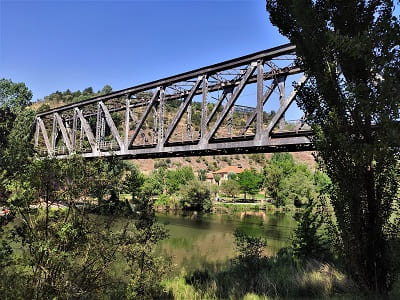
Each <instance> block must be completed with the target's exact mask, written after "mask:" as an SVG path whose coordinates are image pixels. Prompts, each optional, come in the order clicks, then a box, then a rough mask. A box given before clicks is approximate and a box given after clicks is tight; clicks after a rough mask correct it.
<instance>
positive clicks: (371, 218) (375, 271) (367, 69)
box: [267, 0, 400, 294]
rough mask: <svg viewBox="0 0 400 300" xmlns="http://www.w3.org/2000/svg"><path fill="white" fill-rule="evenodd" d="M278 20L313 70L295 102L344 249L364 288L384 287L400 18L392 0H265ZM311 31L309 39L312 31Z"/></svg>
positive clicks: (390, 275) (394, 175)
mask: <svg viewBox="0 0 400 300" xmlns="http://www.w3.org/2000/svg"><path fill="white" fill-rule="evenodd" d="M267 10H268V11H269V14H270V19H271V22H272V23H273V24H274V25H276V26H278V28H279V31H280V32H281V33H282V34H284V35H285V36H287V37H288V38H289V39H290V41H291V42H292V43H293V44H294V45H295V46H296V53H297V55H298V57H299V60H298V63H299V65H300V67H302V68H303V69H304V70H305V72H306V73H307V74H308V75H309V77H310V78H309V80H308V83H307V84H306V85H305V87H304V88H303V89H302V90H301V91H300V93H299V96H298V99H297V103H298V105H299V106H300V107H301V108H302V109H303V110H304V111H305V113H306V115H307V116H308V121H307V122H308V124H310V125H311V126H312V128H313V130H314V133H315V138H314V143H315V146H316V148H317V150H318V160H319V163H320V165H321V166H322V167H323V168H324V169H325V171H326V173H327V174H328V175H329V177H330V178H331V180H332V189H331V196H330V198H331V202H332V205H333V207H334V210H335V217H336V220H337V226H338V232H339V233H340V238H341V244H342V253H343V255H344V259H345V261H346V262H345V264H346V266H347V267H348V272H349V274H351V275H352V277H353V279H354V280H355V281H357V282H358V284H359V285H360V286H361V287H362V288H363V289H364V290H365V291H366V292H374V293H379V294H386V293H387V291H388V289H390V287H391V285H392V284H393V282H394V278H395V276H394V275H395V274H397V273H398V271H397V270H394V269H393V266H395V264H394V263H393V262H392V261H391V259H390V253H389V248H388V240H389V235H390V234H392V233H390V231H392V230H395V231H398V229H399V228H393V227H391V229H390V230H389V223H390V217H391V215H392V210H393V207H394V205H393V203H394V202H396V201H397V191H398V185H399V180H398V174H399V173H398V163H397V161H398V159H399V150H398V149H399V138H398V136H399V134H398V129H399V124H398V120H399V117H400V115H399V107H400V98H399V96H398V91H399V90H400V82H399V80H398V78H399V77H400V52H399V51H398V45H399V44H400V23H399V20H398V18H396V17H395V16H393V1H356V0H351V1H350V0H349V1H322V0H321V1H296V0H267ZM310 37H311V38H310Z"/></svg>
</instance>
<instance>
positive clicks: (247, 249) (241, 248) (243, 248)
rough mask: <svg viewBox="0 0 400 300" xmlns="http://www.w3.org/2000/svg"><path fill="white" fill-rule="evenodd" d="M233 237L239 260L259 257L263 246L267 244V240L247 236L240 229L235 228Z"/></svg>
mask: <svg viewBox="0 0 400 300" xmlns="http://www.w3.org/2000/svg"><path fill="white" fill-rule="evenodd" d="M234 237H235V245H236V249H237V251H238V252H239V256H238V258H239V259H240V260H253V259H257V258H261V256H262V253H263V251H264V248H265V247H266V246H267V242H266V241H265V240H264V239H262V238H260V237H252V236H249V235H247V234H246V233H244V232H242V231H240V230H235V233H234Z"/></svg>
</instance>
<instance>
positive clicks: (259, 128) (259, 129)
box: [246, 61, 264, 143]
mask: <svg viewBox="0 0 400 300" xmlns="http://www.w3.org/2000/svg"><path fill="white" fill-rule="evenodd" d="M263 107H264V62H263V61H258V62H257V107H256V113H257V119H256V136H255V141H256V143H260V142H261V139H262V133H263V113H264V112H263ZM249 125H250V124H249ZM246 130H247V128H246Z"/></svg>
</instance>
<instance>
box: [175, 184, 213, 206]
mask: <svg viewBox="0 0 400 300" xmlns="http://www.w3.org/2000/svg"><path fill="white" fill-rule="evenodd" d="M179 194H180V196H181V204H182V207H183V209H187V210H197V211H210V210H211V207H212V202H211V192H210V190H209V188H208V186H207V184H205V183H204V182H202V181H199V180H197V179H193V180H191V181H189V182H188V183H187V184H184V185H181V187H180V190H179Z"/></svg>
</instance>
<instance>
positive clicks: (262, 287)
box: [185, 250, 358, 299]
mask: <svg viewBox="0 0 400 300" xmlns="http://www.w3.org/2000/svg"><path fill="white" fill-rule="evenodd" d="M185 280H186V283H187V284H190V285H192V286H193V287H194V288H195V289H196V291H197V292H198V293H199V294H202V295H207V296H208V297H210V296H211V295H212V297H213V298H218V299H242V298H243V297H245V296H246V295H249V294H252V295H257V296H260V297H273V298H323V297H332V296H338V297H342V296H343V297H345V298H347V297H349V298H354V297H357V294H358V292H357V289H356V288H355V285H354V284H353V283H352V282H351V281H350V280H348V279H347V278H346V277H345V276H344V275H343V274H342V273H341V272H339V271H338V270H337V269H335V268H334V267H332V266H331V265H330V264H326V263H321V262H318V261H315V260H310V261H307V262H306V263H303V264H301V263H299V262H298V261H296V260H294V259H293V258H292V256H291V254H290V253H288V251H286V250H283V251H281V252H280V253H279V254H278V255H276V256H274V257H241V258H235V259H233V260H231V263H230V265H229V266H228V267H227V268H226V269H225V270H223V271H220V272H209V271H202V270H196V271H195V272H193V273H191V274H190V275H187V276H186V277H185Z"/></svg>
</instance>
